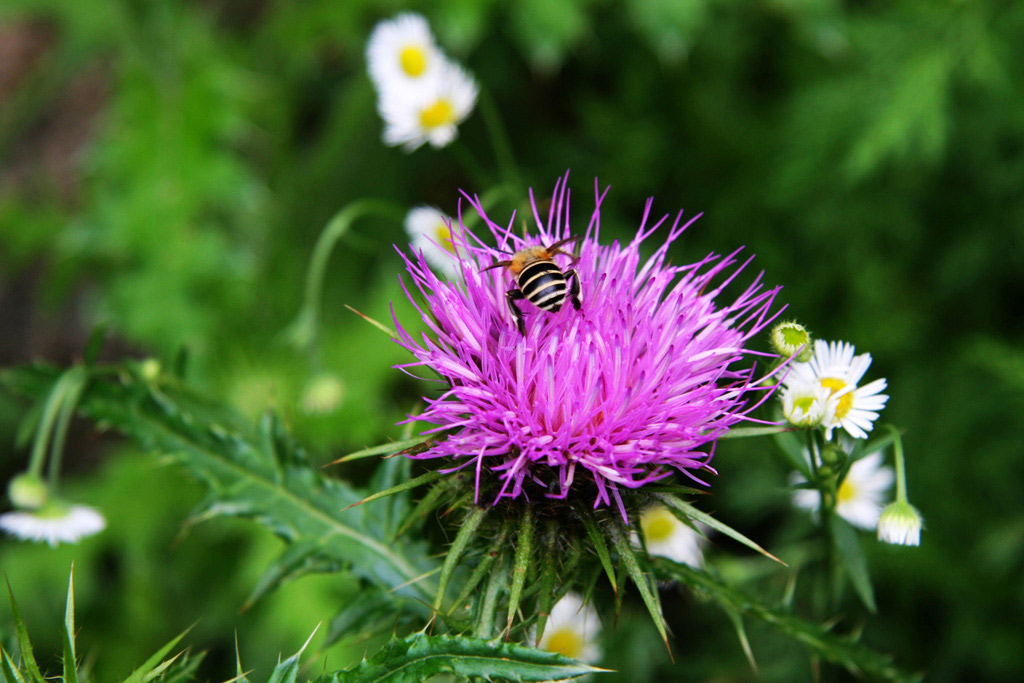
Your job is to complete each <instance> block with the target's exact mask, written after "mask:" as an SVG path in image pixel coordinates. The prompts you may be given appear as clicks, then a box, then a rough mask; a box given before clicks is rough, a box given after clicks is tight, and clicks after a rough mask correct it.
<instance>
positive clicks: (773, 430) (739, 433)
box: [718, 425, 795, 439]
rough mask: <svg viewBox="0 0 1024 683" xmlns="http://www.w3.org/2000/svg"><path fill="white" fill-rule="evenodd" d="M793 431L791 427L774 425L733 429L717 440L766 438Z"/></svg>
mask: <svg viewBox="0 0 1024 683" xmlns="http://www.w3.org/2000/svg"><path fill="white" fill-rule="evenodd" d="M792 431H795V430H794V429H793V427H789V426H785V425H775V426H771V427H733V428H732V429H730V430H729V431H727V432H726V433H725V434H721V435H719V437H718V438H719V439H742V438H745V437H751V436H767V435H769V434H781V433H782V432H792Z"/></svg>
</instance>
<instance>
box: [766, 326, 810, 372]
mask: <svg viewBox="0 0 1024 683" xmlns="http://www.w3.org/2000/svg"><path fill="white" fill-rule="evenodd" d="M771 338H772V348H774V349H775V353H777V354H779V355H780V356H782V357H783V358H789V357H790V356H794V355H795V356H796V358H795V359H794V360H796V361H797V362H799V363H806V362H807V361H809V360H810V359H811V356H813V355H814V349H813V348H812V347H811V333H810V332H808V330H807V328H806V327H804V326H803V325H801V324H800V323H798V322H796V321H789V322H782V323H779V324H778V325H776V326H775V327H773V328H772V334H771Z"/></svg>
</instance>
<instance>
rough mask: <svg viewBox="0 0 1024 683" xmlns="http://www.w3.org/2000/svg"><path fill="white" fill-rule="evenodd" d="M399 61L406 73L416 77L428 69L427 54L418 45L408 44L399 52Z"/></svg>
mask: <svg viewBox="0 0 1024 683" xmlns="http://www.w3.org/2000/svg"><path fill="white" fill-rule="evenodd" d="M398 63H399V64H401V65H402V71H404V72H405V75H407V76H410V77H411V78H416V77H417V76H421V75H423V72H424V71H426V70H427V54H426V53H425V52H424V51H423V50H422V49H420V48H419V47H418V46H416V45H407V46H406V47H404V48H402V51H401V52H400V53H399V54H398Z"/></svg>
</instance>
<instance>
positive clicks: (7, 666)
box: [0, 647, 25, 683]
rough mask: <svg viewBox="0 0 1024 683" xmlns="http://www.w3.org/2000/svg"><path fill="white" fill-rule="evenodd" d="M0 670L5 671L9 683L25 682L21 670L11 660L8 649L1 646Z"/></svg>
mask: <svg viewBox="0 0 1024 683" xmlns="http://www.w3.org/2000/svg"><path fill="white" fill-rule="evenodd" d="M0 671H3V672H4V680H6V681H7V683H25V678H24V677H23V676H22V675H21V671H19V670H18V667H16V666H15V665H14V662H13V661H12V660H11V656H10V655H9V654H7V650H5V649H3V647H0Z"/></svg>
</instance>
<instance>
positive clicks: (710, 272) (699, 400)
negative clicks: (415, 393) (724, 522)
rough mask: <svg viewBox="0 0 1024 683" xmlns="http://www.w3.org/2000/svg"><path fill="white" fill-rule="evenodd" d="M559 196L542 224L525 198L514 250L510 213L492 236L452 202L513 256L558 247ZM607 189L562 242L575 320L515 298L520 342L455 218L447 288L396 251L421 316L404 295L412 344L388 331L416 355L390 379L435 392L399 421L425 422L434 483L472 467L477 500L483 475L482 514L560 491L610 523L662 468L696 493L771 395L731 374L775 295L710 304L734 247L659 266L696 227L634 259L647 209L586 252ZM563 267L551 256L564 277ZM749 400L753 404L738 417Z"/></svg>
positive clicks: (503, 287) (564, 214)
mask: <svg viewBox="0 0 1024 683" xmlns="http://www.w3.org/2000/svg"><path fill="white" fill-rule="evenodd" d="M567 185H568V174H567V175H566V176H565V177H564V178H561V179H560V180H559V181H558V182H557V183H556V184H555V190H554V195H553V196H554V199H553V201H552V205H551V209H550V211H549V212H548V216H547V221H543V220H541V217H540V214H539V213H538V211H537V204H536V201H535V200H534V197H533V193H532V191H531V194H530V200H531V204H532V206H533V213H534V217H535V220H536V223H537V229H536V231H535V232H534V234H532V235H530V236H528V237H525V238H522V237H519V236H517V235H515V234H514V232H513V226H514V222H515V216H514V215H513V217H512V219H511V220H510V221H509V225H508V227H507V228H503V227H501V226H500V225H498V224H497V223H495V222H493V221H492V220H491V219H490V218H489V217H488V216H487V215H486V213H485V211H484V209H483V207H482V206H481V204H480V200H479V199H478V198H477V197H475V196H474V197H470V196H469V195H464V196H465V198H466V199H467V200H468V202H469V204H470V205H471V206H472V207H473V208H474V209H475V210H476V211H477V212H478V213H479V214H480V217H481V218H482V219H483V221H484V223H485V224H486V226H487V228H489V230H490V232H491V234H492V235H493V237H494V240H495V241H496V243H497V245H498V249H500V250H503V251H504V252H515V251H518V250H520V249H522V248H524V247H527V246H534V245H545V246H546V245H550V244H552V243H554V242H556V241H558V240H560V239H563V238H566V237H568V236H569V235H570V234H571V233H570V229H569V191H568V189H567ZM607 192H608V190H607V189H605V190H604V192H600V191H599V187H598V185H597V183H596V181H595V186H594V194H595V207H594V211H593V213H592V214H591V217H590V222H589V224H588V225H587V229H586V232H585V233H584V234H583V236H582V238H581V239H580V240H579V241H578V242H577V248H576V249H577V253H578V259H577V260H575V262H574V266H572V267H575V268H576V270H577V273H578V277H579V282H580V287H581V293H580V299H581V301H582V309H581V310H579V311H576V310H574V308H573V307H572V306H570V305H568V303H566V305H564V306H562V308H561V310H559V311H558V312H555V313H549V312H545V311H541V310H539V309H537V308H536V307H534V306H533V305H532V304H530V303H527V302H525V301H524V302H522V303H521V304H520V306H521V308H522V309H523V316H524V318H525V322H526V335H525V336H524V335H522V334H520V333H519V332H518V331H517V330H516V327H515V321H514V319H513V316H512V314H511V312H510V311H509V308H508V305H507V303H506V300H505V293H506V291H507V290H508V289H510V288H512V287H515V283H514V281H513V279H512V277H511V276H510V274H509V273H508V272H507V270H506V269H504V268H501V269H495V270H489V271H485V272H481V271H482V269H484V268H486V267H487V266H489V265H491V264H493V263H494V262H495V261H497V260H501V259H503V258H507V255H505V254H499V253H498V252H497V250H496V249H495V248H493V247H490V246H487V245H485V244H484V243H483V242H482V241H481V240H479V239H478V238H477V237H476V236H475V235H473V234H472V233H470V232H469V231H468V230H466V229H465V228H464V224H463V221H462V211H461V206H460V211H459V222H458V224H457V225H454V226H453V229H452V240H453V242H454V243H455V245H456V248H457V251H458V253H459V254H461V255H463V258H462V260H461V262H460V267H461V278H456V279H453V280H451V281H449V280H446V279H444V278H443V277H439V276H438V275H436V274H435V273H434V272H433V271H432V270H431V269H430V267H429V266H428V265H427V262H426V261H425V260H424V258H423V254H422V253H418V254H415V255H413V256H406V255H405V254H402V258H403V259H404V260H405V264H406V268H407V269H408V271H409V273H410V274H411V275H412V280H413V282H414V283H415V284H416V286H417V288H418V289H419V291H420V293H421V294H422V295H423V299H424V300H425V305H423V306H421V305H420V304H418V303H417V301H416V299H415V298H414V297H413V296H411V295H410V292H409V290H408V289H406V290H405V292H406V295H407V296H409V299H410V300H411V301H412V302H413V305H414V306H416V308H417V310H418V311H419V313H420V316H421V317H422V319H423V322H424V323H425V324H426V326H427V331H426V332H424V333H422V335H420V337H419V339H417V338H414V337H413V336H412V335H411V334H410V333H409V332H408V331H406V330H405V329H404V328H403V327H402V326H401V324H400V323H399V322H398V321H397V319H396V320H395V324H396V326H397V329H398V334H399V344H401V345H402V346H403V347H405V348H406V349H408V350H409V351H410V352H411V353H412V354H413V356H415V358H416V361H415V362H412V363H407V364H404V365H400V366H396V367H399V368H401V369H403V370H404V371H406V372H410V371H409V370H408V369H409V368H413V367H416V366H425V367H427V368H430V369H431V370H433V371H434V372H436V373H437V374H439V375H440V376H441V379H440V380H435V381H440V382H442V383H443V384H444V385H445V390H444V391H443V393H441V395H440V396H438V397H436V398H425V399H424V400H425V401H426V402H427V408H426V410H425V411H424V412H423V413H422V414H420V415H417V416H416V417H414V418H413V417H410V418H409V420H410V421H413V420H415V421H424V422H428V423H432V424H434V425H436V427H433V428H431V429H429V430H427V431H425V432H423V434H424V435H434V437H435V441H433V442H432V443H431V444H430V445H429V448H428V449H427V450H426V451H424V452H421V453H417V454H415V455H412V456H410V457H415V458H441V459H447V460H449V461H450V462H451V463H452V466H451V467H450V468H449V469H448V471H455V470H458V469H462V468H464V467H472V468H473V469H474V470H475V482H476V483H475V491H476V499H477V501H478V500H479V497H480V487H481V475H482V474H484V473H485V472H486V471H489V472H490V473H492V474H491V475H489V476H496V477H497V481H498V483H499V486H498V493H497V496H496V498H495V499H494V503H497V502H499V501H500V500H501V499H502V498H512V499H515V498H518V497H519V496H521V495H523V496H530V495H540V494H541V493H542V494H543V495H545V496H547V497H549V498H563V499H564V498H565V497H567V496H569V495H570V493H571V492H572V491H573V487H574V485H575V486H577V491H579V489H580V488H586V489H588V490H590V491H593V492H595V500H594V507H595V508H597V507H600V506H603V505H610V504H611V502H612V500H613V499H614V500H615V503H616V505H617V507H618V508H619V510H620V512H621V513H622V515H623V518H624V519H625V518H626V512H625V506H624V505H623V502H622V498H621V493H620V488H621V487H625V488H627V489H635V488H638V487H640V486H643V485H644V484H647V483H649V482H653V481H657V480H660V479H663V478H665V477H667V476H669V475H670V474H671V473H672V472H673V471H679V472H682V473H683V474H685V475H686V476H688V477H690V478H691V479H694V480H695V481H698V482H700V483H705V482H702V481H701V480H700V479H698V478H697V475H696V474H695V472H696V471H698V470H707V471H711V472H714V470H712V469H711V467H710V466H709V462H710V460H711V458H712V455H713V452H714V443H715V440H716V439H717V438H718V437H719V436H721V435H722V434H723V433H725V432H726V431H727V430H728V429H729V428H730V427H732V426H733V425H735V424H736V423H737V422H740V421H742V420H751V419H752V418H750V417H749V416H748V413H749V412H750V411H751V410H753V408H754V407H756V405H758V404H759V403H760V401H763V400H764V399H765V398H767V396H768V395H770V394H771V392H772V390H774V388H775V383H771V384H767V383H766V381H765V379H764V378H762V379H761V380H756V379H755V378H754V369H755V367H754V365H755V364H754V363H747V364H744V363H742V361H744V359H747V357H748V356H755V355H766V354H758V353H756V352H753V351H751V350H749V349H745V348H744V344H745V343H746V341H747V340H748V339H749V338H750V337H751V336H753V335H754V334H756V333H758V332H759V331H760V330H761V329H762V328H764V327H765V325H767V324H769V323H770V322H771V321H772V319H774V317H775V316H776V315H778V313H779V312H781V311H776V312H775V313H772V312H771V306H772V303H773V300H774V298H775V295H776V294H777V293H778V291H779V288H778V287H776V288H774V289H765V288H764V286H763V285H762V284H761V275H760V274H759V275H758V276H757V277H756V278H755V279H754V282H753V283H751V284H750V285H749V286H748V287H747V288H746V290H745V291H744V292H743V293H742V294H740V295H739V297H738V298H736V299H735V300H734V301H732V302H731V303H728V304H726V305H724V306H716V302H715V298H716V297H717V296H719V295H720V293H721V291H722V289H723V288H724V287H725V286H726V285H727V284H729V283H730V282H731V281H732V280H733V279H734V278H735V277H736V276H737V275H738V274H739V273H740V272H741V271H742V270H743V269H744V267H745V266H746V265H747V264H749V263H750V259H747V260H746V261H744V262H743V263H742V264H739V265H738V266H737V263H738V261H737V259H736V257H737V255H738V253H739V251H740V250H737V251H735V252H733V253H732V254H729V255H728V256H725V257H721V256H718V255H715V254H709V255H708V256H707V257H705V258H703V259H701V260H700V261H698V262H696V263H692V264H690V265H684V266H672V265H669V263H668V260H667V252H668V248H669V246H670V245H671V244H672V242H674V241H675V240H676V239H677V238H678V237H679V236H680V235H681V234H682V233H683V231H684V230H686V228H688V227H689V226H690V225H691V224H692V223H693V222H694V221H696V220H697V218H699V217H700V214H698V215H697V216H695V217H694V218H691V219H690V220H689V221H687V222H686V223H681V221H682V212H680V213H679V214H678V215H677V216H676V218H675V221H674V222H672V224H671V227H670V228H669V231H668V236H667V238H666V239H665V240H664V242H663V243H662V244H661V245H660V246H659V247H658V248H657V249H656V250H655V252H654V254H653V255H652V256H651V257H650V258H649V259H648V260H647V261H646V262H643V261H642V259H641V257H640V245H641V244H642V243H644V242H645V241H646V240H647V239H648V238H650V237H651V235H653V234H654V233H655V232H656V231H657V230H658V229H659V228H660V227H661V226H662V225H663V224H664V223H666V220H667V218H668V216H667V215H666V216H663V217H662V218H661V219H660V220H657V221H656V222H655V223H654V225H648V222H649V220H650V217H651V205H652V201H653V200H648V202H647V205H646V208H645V210H644V215H643V219H642V221H641V225H640V228H639V230H638V231H637V234H636V237H634V238H633V240H632V241H631V242H629V243H628V244H626V245H620V244H619V243H618V242H617V241H616V242H613V243H612V244H610V245H607V246H603V245H601V244H600V243H599V242H598V238H599V234H600V222H601V203H602V201H603V200H604V198H605V196H606V195H607ZM400 253H401V252H400ZM569 262H570V259H569V258H568V257H564V256H559V257H557V258H556V263H557V264H558V265H559V267H560V268H562V269H563V270H565V269H567V268H569V267H570V266H569ZM719 276H722V277H721V278H719V279H720V280H721V281H719V282H716V283H714V284H713V283H712V281H713V280H715V279H716V278H718V277H719ZM403 288H405V283H404V282H403ZM773 357H774V356H773ZM738 364H739V365H741V366H742V367H737V365H738ZM410 374H411V372H410ZM755 392H760V394H761V395H760V400H759V401H755V402H754V405H748V404H749V403H750V402H748V400H747V399H748V395H750V394H752V393H755ZM704 446H708V448H707V449H704V450H702V448H703V447H704ZM576 495H580V494H579V492H578V493H577V494H576Z"/></svg>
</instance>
